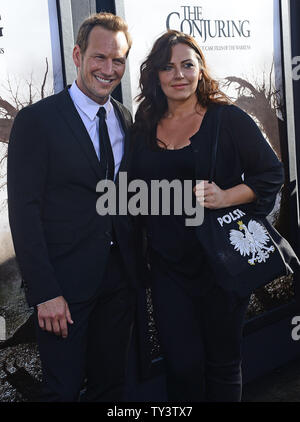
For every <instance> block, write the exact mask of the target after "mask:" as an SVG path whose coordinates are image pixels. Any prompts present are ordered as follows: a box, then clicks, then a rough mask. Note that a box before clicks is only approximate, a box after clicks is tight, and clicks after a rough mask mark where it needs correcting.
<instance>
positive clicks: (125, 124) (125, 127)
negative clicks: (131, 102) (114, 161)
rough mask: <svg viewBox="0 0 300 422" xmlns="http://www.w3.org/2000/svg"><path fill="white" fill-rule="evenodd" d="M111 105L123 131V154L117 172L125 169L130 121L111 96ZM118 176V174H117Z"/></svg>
mask: <svg viewBox="0 0 300 422" xmlns="http://www.w3.org/2000/svg"><path fill="white" fill-rule="evenodd" d="M111 102H112V105H113V106H114V109H115V111H116V112H117V116H118V118H119V120H120V122H121V125H122V128H123V131H124V154H123V157H122V160H121V164H120V167H119V170H118V174H119V172H120V171H125V170H127V162H128V155H129V128H130V125H131V122H130V121H129V120H128V119H126V117H125V115H124V112H123V110H122V108H121V107H120V106H119V105H118V103H117V102H116V101H115V100H114V99H113V98H112V97H111ZM117 176H118V175H117Z"/></svg>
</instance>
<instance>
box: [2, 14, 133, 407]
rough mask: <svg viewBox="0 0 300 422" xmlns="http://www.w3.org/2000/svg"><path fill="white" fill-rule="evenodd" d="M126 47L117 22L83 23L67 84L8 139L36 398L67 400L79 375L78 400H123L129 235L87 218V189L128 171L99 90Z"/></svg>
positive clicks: (110, 80) (122, 133)
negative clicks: (39, 381)
mask: <svg viewBox="0 0 300 422" xmlns="http://www.w3.org/2000/svg"><path fill="white" fill-rule="evenodd" d="M130 47H131V39H130V35H129V33H128V29H127V25H126V23H125V22H124V21H123V20H122V19H121V18H119V17H117V16H114V15H112V14H108V13H99V14H96V15H93V16H91V17H89V18H88V19H86V20H85V21H84V22H83V24H82V25H81V28H80V29H79V33H78V38H77V41H76V45H75V47H74V51H73V60H74V63H75V65H76V67H77V71H78V74H77V80H76V81H75V82H74V83H73V85H72V86H71V87H67V88H66V89H65V90H64V91H62V92H61V93H59V94H57V95H53V96H50V97H48V98H46V99H44V100H42V101H39V102H38V103H36V104H34V105H31V106H29V107H26V108H24V109H23V110H21V111H20V112H19V114H18V115H17V117H16V119H15V122H14V125H13V128H12V132H11V138H10V142H9V150H8V205H9V217H10V225H11V231H12V235H13V241H14V246H15V251H16V256H17V260H18V263H19V266H20V270H21V274H22V278H23V283H24V287H25V292H26V296H27V300H28V302H29V305H30V306H34V307H35V314H36V321H37V338H38V344H39V350H40V357H41V362H42V369H43V386H44V387H43V394H42V397H41V400H42V401H76V400H77V399H78V396H79V392H80V390H81V388H82V383H83V380H84V378H86V379H87V388H86V400H87V401H120V400H121V399H122V390H123V384H124V372H125V362H126V355H127V352H128V345H129V339H130V333H131V328H132V320H133V310H134V302H135V294H134V287H135V281H134V280H135V262H136V261H135V255H134V253H135V252H134V239H133V231H132V227H131V223H130V220H129V217H128V216H121V215H119V216H118V215H117V216H112V215H102V216H100V215H99V214H98V213H97V211H96V202H97V199H98V195H97V193H96V185H97V183H98V182H99V180H103V179H105V178H106V179H108V178H111V179H115V180H117V175H118V173H119V172H120V171H126V169H127V165H128V155H129V139H128V129H129V127H130V125H131V115H130V113H129V111H128V110H127V109H126V108H125V107H124V106H123V105H122V104H120V103H118V102H117V101H115V100H114V99H113V98H112V97H111V96H110V94H111V92H112V91H113V89H114V88H115V87H116V86H117V85H118V84H119V83H120V81H121V78H122V76H123V74H124V71H125V63H126V58H127V55H128V52H129V50H130ZM100 108H101V110H100ZM107 141H108V143H107ZM116 184H117V183H116Z"/></svg>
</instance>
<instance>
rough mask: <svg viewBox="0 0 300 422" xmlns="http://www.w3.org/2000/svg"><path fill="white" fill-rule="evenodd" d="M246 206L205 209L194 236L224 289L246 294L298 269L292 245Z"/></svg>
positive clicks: (214, 150) (213, 159) (214, 149)
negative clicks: (202, 220) (201, 221)
mask: <svg viewBox="0 0 300 422" xmlns="http://www.w3.org/2000/svg"><path fill="white" fill-rule="evenodd" d="M216 113H217V124H216V136H215V140H214V144H213V145H212V156H211V164H210V178H209V182H212V181H213V180H214V175H215V167H216V156H217V149H218V143H219V129H220V122H221V114H222V106H219V107H218V109H217V111H216ZM248 210H249V206H247V205H238V206H232V207H228V208H222V209H217V210H210V209H207V208H205V217H204V222H203V224H202V225H201V226H199V227H198V228H197V235H198V239H199V242H200V244H201V246H202V249H203V251H204V254H205V256H206V259H207V261H208V264H209V265H210V267H211V269H212V271H213V273H214V275H215V278H216V281H217V283H218V284H219V285H220V286H222V287H223V288H224V289H227V290H233V291H236V292H238V293H239V294H241V295H248V294H249V293H251V291H253V290H254V289H256V288H258V287H260V286H263V285H265V284H267V283H269V282H271V281H272V280H274V279H275V278H278V277H281V276H285V275H288V274H291V273H293V272H294V271H296V270H298V269H299V267H300V262H299V260H298V257H297V256H296V254H295V252H294V251H293V248H292V247H291V245H290V244H289V243H288V241H287V240H286V239H284V238H283V237H282V236H281V235H280V234H279V233H278V231H277V230H276V229H275V228H274V227H273V226H272V225H271V224H270V223H269V221H268V220H267V218H260V217H257V216H254V215H252V214H251V213H249V211H248Z"/></svg>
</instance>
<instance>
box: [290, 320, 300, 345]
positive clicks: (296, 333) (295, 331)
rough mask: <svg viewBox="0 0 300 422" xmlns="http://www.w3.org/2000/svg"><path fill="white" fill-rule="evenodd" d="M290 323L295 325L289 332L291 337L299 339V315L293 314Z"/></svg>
mask: <svg viewBox="0 0 300 422" xmlns="http://www.w3.org/2000/svg"><path fill="white" fill-rule="evenodd" d="M291 324H292V325H295V327H294V328H293V329H292V332H291V335H292V339H293V340H295V341H298V340H300V316H294V317H293V319H292V321H291Z"/></svg>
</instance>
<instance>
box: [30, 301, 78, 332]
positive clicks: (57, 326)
mask: <svg viewBox="0 0 300 422" xmlns="http://www.w3.org/2000/svg"><path fill="white" fill-rule="evenodd" d="M37 309H38V321H39V326H40V327H41V329H42V330H46V331H49V332H51V333H54V334H56V335H57V336H62V337H63V338H66V337H67V336H68V326H67V322H68V323H69V324H73V321H72V318H71V313H70V310H69V306H68V304H67V302H66V301H65V299H64V298H63V296H58V297H56V298H54V299H51V300H48V301H47V302H45V303H41V304H40V305H38V306H37Z"/></svg>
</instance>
